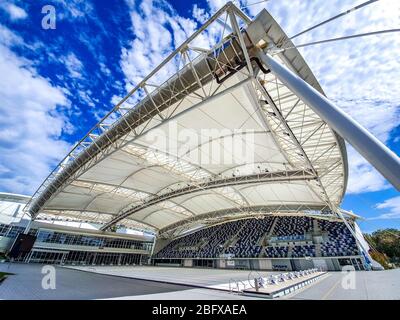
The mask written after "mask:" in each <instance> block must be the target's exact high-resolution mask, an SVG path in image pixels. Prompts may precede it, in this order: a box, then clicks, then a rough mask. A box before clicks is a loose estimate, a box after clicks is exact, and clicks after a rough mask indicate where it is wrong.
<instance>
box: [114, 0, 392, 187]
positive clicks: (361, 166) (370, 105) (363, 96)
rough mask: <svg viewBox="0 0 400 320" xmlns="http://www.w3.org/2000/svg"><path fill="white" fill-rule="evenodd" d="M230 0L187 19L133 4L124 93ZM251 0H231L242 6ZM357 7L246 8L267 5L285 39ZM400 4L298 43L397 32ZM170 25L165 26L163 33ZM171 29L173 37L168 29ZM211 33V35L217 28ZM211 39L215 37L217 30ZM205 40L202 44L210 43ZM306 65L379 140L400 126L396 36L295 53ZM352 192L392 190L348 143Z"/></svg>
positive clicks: (211, 1) (366, 11)
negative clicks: (363, 33)
mask: <svg viewBox="0 0 400 320" xmlns="http://www.w3.org/2000/svg"><path fill="white" fill-rule="evenodd" d="M226 2H228V1H227V0H208V1H207V5H208V8H202V7H199V5H198V4H195V5H194V6H193V8H192V15H193V20H192V19H185V18H182V17H180V16H179V15H178V14H176V12H174V11H173V10H172V9H171V7H170V6H169V5H168V4H165V2H163V1H158V2H156V4H157V5H155V2H152V1H142V2H140V6H139V7H140V10H137V9H136V8H137V7H135V6H134V5H131V18H132V25H133V28H132V31H133V33H134V34H135V37H136V38H135V39H134V40H133V41H132V42H131V47H130V48H124V49H123V50H122V56H121V67H122V69H123V71H124V73H125V76H126V79H127V81H126V82H127V89H131V88H132V86H133V85H135V84H137V83H139V82H140V81H141V80H142V79H143V78H144V77H145V76H146V75H147V74H149V73H150V72H151V71H152V70H153V69H154V68H155V67H156V66H157V65H158V64H159V63H160V62H161V61H162V60H163V59H164V58H165V56H166V55H167V54H168V53H169V52H171V51H172V49H173V48H174V47H176V46H177V45H178V44H180V42H182V41H184V39H185V38H187V37H188V35H190V34H191V33H193V32H194V31H195V29H196V28H197V26H196V22H199V23H203V22H204V20H205V19H206V18H208V16H209V15H210V14H213V13H214V12H215V11H217V10H218V9H220V8H221V7H222V6H223V5H224V4H225V3H226ZM255 2H257V1H255V0H242V1H236V2H235V3H236V4H237V5H238V6H239V7H240V6H244V7H246V6H247V5H249V4H254V3H255ZM359 3H360V2H359V1H357V0H354V1H339V0H336V1H322V0H320V1H314V0H309V1H305V0H293V1H268V2H262V3H260V4H257V5H251V6H248V7H247V9H246V10H247V13H248V14H250V15H252V16H255V15H256V14H258V13H259V11H260V10H261V9H263V8H267V9H268V11H269V12H270V13H271V14H272V16H273V17H274V18H275V19H276V20H277V22H278V23H279V24H280V25H281V26H282V28H283V29H284V31H285V32H286V33H287V34H288V35H294V34H296V33H298V32H300V31H302V30H304V29H306V28H308V27H310V26H312V25H315V24H317V23H319V22H321V21H323V20H325V19H328V18H330V17H332V16H333V15H335V14H338V13H340V12H343V11H345V10H347V9H350V8H351V7H354V6H355V5H357V4H359ZM399 16H400V2H399V1H397V0H382V1H379V2H376V3H373V4H371V5H369V6H367V7H364V8H362V9H360V10H357V11H355V12H352V13H350V14H348V15H346V16H345V17H342V18H340V19H338V20H336V21H334V22H331V23H328V24H326V25H324V26H322V27H320V28H317V29H315V30H313V31H311V32H309V33H307V34H304V35H302V36H300V37H298V38H296V40H295V43H297V44H300V43H307V42H310V41H315V40H322V39H327V38H332V37H337V36H342V35H350V34H355V33H362V32H369V31H377V30H383V29H393V28H400V19H399ZM167 26H169V27H170V28H167ZM171 28H172V32H171V31H170V29H171ZM214 31H215V30H214ZM215 34H216V32H215ZM213 36H214V35H213V34H209V35H206V36H205V37H204V38H203V43H202V45H203V47H207V42H208V43H210V41H211V40H210V39H212V38H213ZM300 51H301V53H302V55H303V56H304V58H305V60H306V61H307V63H308V64H309V66H310V68H311V69H312V70H313V72H314V73H315V75H316V78H317V79H318V80H319V82H320V83H321V85H322V87H323V89H324V91H325V93H326V95H327V96H328V97H329V98H330V99H331V100H333V101H335V102H336V104H337V105H338V106H339V107H341V108H343V109H344V110H345V111H346V112H347V113H348V114H350V115H351V116H352V117H353V118H354V119H355V120H357V121H358V122H360V123H361V124H362V125H363V126H365V127H366V128H367V129H368V130H369V131H371V132H372V133H373V134H374V135H375V136H377V137H378V139H380V140H381V141H382V142H384V143H387V142H388V141H389V139H390V138H391V136H390V134H391V132H392V130H393V129H394V128H396V127H397V126H398V125H399V124H400V112H399V106H400V76H399V74H400V59H399V56H398V54H397V52H400V37H398V34H386V35H381V36H376V37H375V36H373V37H366V38H359V39H355V40H347V41H341V42H335V43H329V44H325V45H318V46H312V47H307V48H302V49H300ZM172 67H173V66H169V67H167V68H165V69H166V72H165V74H162V75H160V78H161V79H164V78H165V77H166V75H167V74H171V73H173V69H172ZM348 160H349V171H350V172H349V183H348V192H349V193H362V192H372V191H378V190H385V189H388V188H390V187H391V186H390V185H389V184H388V183H387V182H386V180H385V179H384V178H383V177H382V176H381V175H380V174H379V173H378V172H377V171H376V170H375V169H374V168H373V167H372V166H371V165H370V164H369V163H368V162H367V161H366V160H365V159H363V158H362V157H361V156H360V155H359V154H358V152H357V151H355V150H354V149H353V148H352V147H351V146H348Z"/></svg>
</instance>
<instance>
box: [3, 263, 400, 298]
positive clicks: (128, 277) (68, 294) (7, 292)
mask: <svg viewBox="0 0 400 320" xmlns="http://www.w3.org/2000/svg"><path fill="white" fill-rule="evenodd" d="M42 267H43V266H42V265H37V264H29V265H26V264H12V265H11V266H10V265H9V264H0V271H1V272H9V273H14V275H11V276H9V277H8V278H7V279H6V280H5V281H4V282H3V283H1V284H0V299H44V300H57V299H85V300H86V299H146V300H155V299H160V300H197V299H198V300H202V299H207V300H230V299H253V298H250V297H244V296H242V295H238V294H232V293H229V292H223V291H218V290H214V289H207V288H206V287H215V286H217V285H219V284H222V283H226V282H227V281H228V282H229V280H230V279H237V280H239V279H241V280H243V281H247V279H248V277H249V271H239V270H221V269H197V268H170V267H138V266H137V267H95V268H92V267H86V268H85V269H86V272H84V271H80V270H74V269H71V268H62V267H56V269H55V270H56V289H54V290H52V289H47V290H45V289H43V288H42V280H43V277H44V276H45V275H44V274H42ZM100 272H101V273H100ZM117 274H118V275H120V276H115V275H117ZM259 274H260V275H262V276H264V277H265V276H266V275H267V274H268V273H267V272H260V273H259ZM121 275H122V276H124V277H121ZM255 275H256V273H252V275H251V277H253V276H255ZM134 278H136V279H134ZM138 278H141V279H138ZM149 280H153V281H149ZM165 281H168V282H170V283H165ZM172 282H175V284H174V283H172ZM183 284H186V285H183ZM284 299H294V300H326V299H327V300H335V299H362V300H365V299H396V300H400V269H397V270H389V271H375V272H354V273H350V274H343V273H341V272H330V273H328V274H327V275H326V276H323V277H322V279H321V280H319V281H318V282H316V283H314V284H312V285H310V286H308V287H306V288H304V289H302V290H300V291H297V292H295V293H293V294H291V295H290V296H286V297H284Z"/></svg>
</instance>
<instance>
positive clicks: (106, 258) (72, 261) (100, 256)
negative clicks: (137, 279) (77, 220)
mask: <svg viewBox="0 0 400 320" xmlns="http://www.w3.org/2000/svg"><path fill="white" fill-rule="evenodd" d="M147 258H148V257H147V256H143V255H141V254H134V253H111V252H88V251H65V252H61V251H41V250H40V251H36V250H33V251H32V253H31V254H30V256H28V257H25V258H24V259H23V261H25V262H30V263H49V264H65V265H122V266H125V265H139V264H145V263H147Z"/></svg>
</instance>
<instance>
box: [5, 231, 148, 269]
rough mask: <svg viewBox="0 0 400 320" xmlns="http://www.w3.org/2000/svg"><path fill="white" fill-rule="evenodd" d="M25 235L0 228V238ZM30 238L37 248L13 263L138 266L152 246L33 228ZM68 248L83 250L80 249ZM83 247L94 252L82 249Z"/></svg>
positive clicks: (145, 258)
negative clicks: (141, 251)
mask: <svg viewBox="0 0 400 320" xmlns="http://www.w3.org/2000/svg"><path fill="white" fill-rule="evenodd" d="M24 231H25V227H21V226H12V225H5V224H0V236H3V237H7V238H12V239H13V238H16V237H17V235H18V234H19V233H23V232H24ZM29 234H31V235H34V236H36V237H37V238H36V242H35V245H39V244H40V246H37V247H36V248H35V245H34V247H33V249H32V251H31V252H30V253H28V254H23V255H21V256H20V257H19V258H17V259H15V260H16V261H23V262H33V263H50V264H71V265H139V264H146V263H147V260H148V257H149V255H150V253H151V250H152V246H153V242H150V241H140V240H134V239H126V238H122V237H108V236H101V235H99V236H97V235H85V234H75V233H67V232H62V231H54V230H48V229H39V230H38V229H34V228H32V229H31V230H30V231H29ZM46 243H49V244H50V243H51V244H59V246H57V249H54V246H53V247H49V248H46V245H45V244H46ZM71 246H82V249H77V248H76V247H75V248H74V247H71ZM83 247H93V248H92V249H88V248H87V249H85V248H83ZM58 248H59V249H58ZM107 249H109V250H107ZM110 249H125V250H144V251H146V253H144V254H140V253H130V252H123V253H119V252H117V253H116V252H109V251H110Z"/></svg>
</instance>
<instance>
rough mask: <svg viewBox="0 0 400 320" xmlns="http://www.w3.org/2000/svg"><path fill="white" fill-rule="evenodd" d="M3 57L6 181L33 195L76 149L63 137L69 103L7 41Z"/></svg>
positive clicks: (1, 134)
mask: <svg viewBox="0 0 400 320" xmlns="http://www.w3.org/2000/svg"><path fill="white" fill-rule="evenodd" d="M1 29H4V27H1V28H0V30H1ZM8 33H9V34H11V32H10V31H8ZM14 38H15V39H18V37H14ZM1 40H3V39H1ZM0 56H1V57H2V59H0V96H1V97H2V99H1V101H0V114H1V118H0V154H1V157H0V168H2V169H1V179H0V185H1V188H2V189H3V190H4V189H5V191H10V192H17V193H25V194H31V193H32V192H33V191H34V190H35V189H36V188H37V187H38V186H39V184H40V183H41V182H42V181H43V180H44V178H45V177H46V176H47V175H48V173H49V172H50V171H51V168H52V167H54V165H55V164H56V163H57V162H58V161H59V160H60V159H61V158H62V157H63V156H64V155H65V154H66V152H67V150H68V149H69V148H70V145H69V144H68V143H67V142H65V141H62V140H61V139H60V136H61V134H62V132H63V129H64V128H65V127H67V126H68V122H67V120H66V119H65V117H64V116H63V113H62V111H60V110H59V107H60V106H64V107H67V106H68V105H69V101H68V100H67V98H66V97H65V94H64V93H63V91H62V90H61V89H60V88H56V87H53V86H52V85H51V84H50V83H49V82H48V80H46V79H45V78H43V77H41V76H40V75H38V74H37V73H36V71H35V70H34V69H33V67H32V65H33V63H32V62H31V61H29V60H26V59H23V58H21V57H18V56H17V55H16V54H14V53H13V52H12V51H11V50H10V49H9V48H8V47H7V46H6V45H5V44H4V42H1V41H0ZM7 173H10V174H7Z"/></svg>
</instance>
